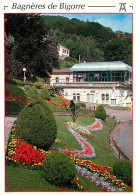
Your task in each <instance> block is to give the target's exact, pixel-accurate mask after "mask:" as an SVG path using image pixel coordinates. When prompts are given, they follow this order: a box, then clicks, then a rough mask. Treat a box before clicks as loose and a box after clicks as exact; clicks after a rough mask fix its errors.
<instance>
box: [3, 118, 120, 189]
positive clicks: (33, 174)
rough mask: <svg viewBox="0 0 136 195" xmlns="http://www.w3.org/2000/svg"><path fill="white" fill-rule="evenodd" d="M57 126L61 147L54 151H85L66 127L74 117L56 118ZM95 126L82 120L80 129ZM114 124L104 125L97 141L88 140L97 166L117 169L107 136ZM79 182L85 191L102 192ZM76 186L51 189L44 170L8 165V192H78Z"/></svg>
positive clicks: (95, 135) (90, 120) (108, 121)
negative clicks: (94, 154) (90, 125)
mask: <svg viewBox="0 0 136 195" xmlns="http://www.w3.org/2000/svg"><path fill="white" fill-rule="evenodd" d="M55 119H56V123H57V127H58V134H57V138H58V139H60V141H61V142H60V143H55V144H53V146H52V147H53V148H56V147H59V148H62V149H69V150H76V149H77V150H81V146H80V145H79V144H78V142H77V141H76V140H75V139H74V137H73V136H72V135H71V134H70V133H69V132H68V130H67V129H66V127H65V126H64V123H65V122H68V121H72V119H71V117H65V116H64V117H59V116H56V117H55ZM93 122H94V118H93V117H78V118H77V120H76V123H78V124H80V125H89V124H92V123H93ZM113 124H114V119H110V118H107V119H106V121H105V122H104V123H103V125H104V128H103V130H102V131H99V132H93V133H92V134H93V137H91V138H87V137H86V138H85V139H87V141H88V142H90V143H91V144H92V146H93V147H94V148H95V151H96V158H94V159H92V161H93V162H94V163H96V164H100V165H105V166H113V164H114V162H115V161H117V160H118V159H117V158H116V157H115V156H114V155H113V153H112V151H111V149H110V146H109V143H108V141H107V134H108V131H109V128H111V125H113ZM76 177H78V178H79V184H80V185H83V186H84V190H85V191H100V189H99V188H98V186H95V185H94V184H93V183H90V182H89V181H88V180H87V178H85V177H82V176H80V175H78V174H77V175H76ZM76 190H77V189H76V188H74V187H73V186H72V185H69V186H65V187H57V186H53V185H51V184H50V183H49V182H47V181H46V180H45V178H44V175H43V171H42V170H30V169H25V168H23V167H14V166H13V165H12V164H10V165H6V191H76Z"/></svg>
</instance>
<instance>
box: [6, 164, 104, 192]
mask: <svg viewBox="0 0 136 195" xmlns="http://www.w3.org/2000/svg"><path fill="white" fill-rule="evenodd" d="M76 177H78V178H79V180H78V183H79V184H80V185H83V189H84V191H101V190H100V189H99V187H98V186H96V185H95V184H93V183H90V182H89V181H88V179H87V178H86V177H82V176H80V175H78V174H76ZM9 191H14V192H15V191H16V192H17V191H78V190H77V189H76V186H73V185H72V184H71V185H67V186H63V187H57V186H54V185H51V184H50V183H49V182H48V181H46V179H45V178H44V174H43V171H42V170H30V169H25V168H22V167H14V166H13V165H7V166H6V192H9Z"/></svg>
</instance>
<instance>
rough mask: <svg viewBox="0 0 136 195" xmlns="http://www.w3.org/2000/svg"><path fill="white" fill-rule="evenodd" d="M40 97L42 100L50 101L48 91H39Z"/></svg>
mask: <svg viewBox="0 0 136 195" xmlns="http://www.w3.org/2000/svg"><path fill="white" fill-rule="evenodd" d="M41 97H42V98H44V99H47V100H50V94H49V92H48V89H46V88H44V89H43V90H42V91H41Z"/></svg>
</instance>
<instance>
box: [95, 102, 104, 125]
mask: <svg viewBox="0 0 136 195" xmlns="http://www.w3.org/2000/svg"><path fill="white" fill-rule="evenodd" d="M95 118H99V119H101V120H103V121H105V119H106V111H105V109H104V107H103V106H102V105H100V106H98V108H97V109H96V111H95Z"/></svg>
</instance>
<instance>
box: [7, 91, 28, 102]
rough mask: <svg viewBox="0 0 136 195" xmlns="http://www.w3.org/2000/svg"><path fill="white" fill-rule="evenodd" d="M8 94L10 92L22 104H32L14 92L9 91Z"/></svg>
mask: <svg viewBox="0 0 136 195" xmlns="http://www.w3.org/2000/svg"><path fill="white" fill-rule="evenodd" d="M8 92H9V93H10V94H11V95H13V96H14V97H16V98H17V99H18V100H19V101H20V102H22V103H31V101H30V100H27V99H25V98H22V97H21V96H19V95H17V94H15V93H14V92H12V91H10V90H8Z"/></svg>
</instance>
